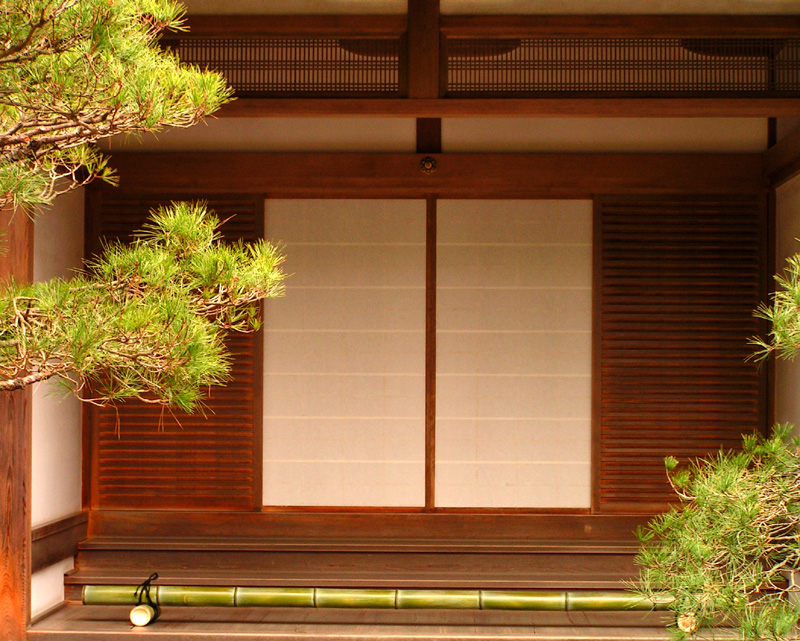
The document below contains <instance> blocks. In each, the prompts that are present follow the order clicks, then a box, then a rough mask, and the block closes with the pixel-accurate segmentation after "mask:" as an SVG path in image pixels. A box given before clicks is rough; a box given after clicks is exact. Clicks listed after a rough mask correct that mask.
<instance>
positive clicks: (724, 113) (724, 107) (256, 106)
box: [215, 98, 800, 118]
mask: <svg viewBox="0 0 800 641" xmlns="http://www.w3.org/2000/svg"><path fill="white" fill-rule="evenodd" d="M798 115H800V98H239V99H237V100H234V101H233V102H231V103H228V104H227V105H224V106H223V107H222V108H221V109H220V110H219V111H218V112H217V113H216V114H215V116H216V117H220V118H280V117H298V116H341V117H348V116H349V117H359V116H378V117H405V118H443V117H467V116H469V117H479V118H480V117H485V118H494V117H513V116H537V117H555V118H570V117H573V118H643V117H647V118H719V117H726V118H769V117H778V116H780V117H787V116H789V117H790V116H798Z"/></svg>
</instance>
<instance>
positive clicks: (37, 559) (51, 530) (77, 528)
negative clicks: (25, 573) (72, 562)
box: [31, 512, 89, 572]
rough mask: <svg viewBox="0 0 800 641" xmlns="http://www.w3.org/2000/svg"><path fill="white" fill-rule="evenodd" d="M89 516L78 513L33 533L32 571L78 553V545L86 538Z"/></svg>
mask: <svg viewBox="0 0 800 641" xmlns="http://www.w3.org/2000/svg"><path fill="white" fill-rule="evenodd" d="M88 524H89V515H88V514H87V513H86V512H78V513H77V514H73V515H72V516H67V517H65V518H63V519H58V520H57V521H53V522H51V523H46V524H45V525H40V526H38V527H36V528H33V530H32V531H31V544H32V548H31V571H32V572H36V571H37V570H41V569H44V568H46V567H47V566H49V565H53V563H58V562H59V561H62V560H64V559H68V558H69V557H71V556H75V555H76V554H77V553H78V543H80V542H81V541H83V540H84V539H85V538H86V531H87V528H88Z"/></svg>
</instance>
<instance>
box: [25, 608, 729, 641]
mask: <svg viewBox="0 0 800 641" xmlns="http://www.w3.org/2000/svg"><path fill="white" fill-rule="evenodd" d="M129 611H130V608H128V607H122V606H120V607H117V606H107V607H102V606H80V605H70V606H68V607H66V608H63V609H61V610H59V611H58V612H56V613H54V614H53V615H52V616H50V617H47V618H46V619H44V620H42V621H39V622H38V623H36V624H35V625H34V626H32V627H31V628H30V630H29V632H28V638H29V639H31V640H37V641H77V640H78V639H97V640H105V639H119V638H124V637H127V636H131V637H133V638H135V639H137V640H139V641H167V640H168V641H190V640H195V639H200V640H202V641H217V640H219V641H222V640H223V639H234V640H236V639H248V640H256V639H261V640H265V641H266V640H269V641H284V640H285V641H297V640H307V639H336V640H338V641H349V640H352V641H367V640H370V639H392V640H393V641H403V640H406V639H408V640H409V641H434V640H437V641H438V640H442V641H444V640H447V641H489V640H490V639H498V640H509V641H511V640H514V641H524V640H527V639H536V640H537V641H550V640H552V641H617V640H619V641H623V640H625V641H666V640H667V639H668V636H669V635H668V632H667V630H666V627H665V625H664V624H665V622H666V620H667V618H666V617H665V615H663V614H654V613H639V612H636V613H634V612H624V613H596V614H594V615H592V614H591V613H581V612H574V613H566V612H552V613H547V612H487V611H428V610H411V611H396V610H315V609H288V608H274V609H257V608H235V609H234V608H165V610H164V612H163V614H162V615H161V618H160V619H158V621H156V622H155V623H154V624H152V625H151V626H148V627H146V628H133V627H132V626H131V625H130V624H129V623H128V620H127V617H128V613H129ZM725 637H728V635H727V634H725V633H724V631H723V633H722V634H720V631H715V638H725Z"/></svg>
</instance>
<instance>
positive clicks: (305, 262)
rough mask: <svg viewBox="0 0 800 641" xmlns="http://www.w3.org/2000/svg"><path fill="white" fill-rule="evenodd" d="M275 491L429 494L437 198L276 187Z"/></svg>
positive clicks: (275, 494) (268, 424)
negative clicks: (429, 240) (281, 275)
mask: <svg viewBox="0 0 800 641" xmlns="http://www.w3.org/2000/svg"><path fill="white" fill-rule="evenodd" d="M265 234H266V237H267V238H268V239H271V240H280V241H282V242H283V243H284V244H285V248H286V255H287V257H288V258H287V263H286V270H287V272H288V273H290V274H292V275H291V276H290V277H289V279H288V280H287V283H286V297H285V298H283V299H278V300H270V301H269V304H268V305H266V306H265V315H264V446H263V448H264V477H263V479H264V481H263V482H264V494H263V498H264V504H265V505H267V506H287V505H291V506H388V507H391V506H422V505H424V501H425V202H424V201H403V200H399V201H398V200H394V201H379V200H369V201H359V200H268V201H267V202H266V205H265Z"/></svg>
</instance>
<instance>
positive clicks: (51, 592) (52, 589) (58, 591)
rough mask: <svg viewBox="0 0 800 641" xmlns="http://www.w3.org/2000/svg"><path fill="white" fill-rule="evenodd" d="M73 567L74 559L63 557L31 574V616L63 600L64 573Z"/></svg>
mask: <svg viewBox="0 0 800 641" xmlns="http://www.w3.org/2000/svg"><path fill="white" fill-rule="evenodd" d="M74 567H75V560H74V559H72V558H69V559H64V560H63V561H59V562H58V563H54V564H53V565H51V566H48V567H46V568H44V569H42V570H39V571H38V572H34V574H33V576H31V618H36V617H37V616H39V615H40V614H43V613H45V612H47V611H48V610H49V609H50V608H52V607H54V606H56V605H58V604H59V603H61V602H62V601H63V600H64V575H65V574H66V573H67V572H69V571H70V570H72V569H73V568H74Z"/></svg>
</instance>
